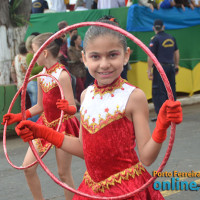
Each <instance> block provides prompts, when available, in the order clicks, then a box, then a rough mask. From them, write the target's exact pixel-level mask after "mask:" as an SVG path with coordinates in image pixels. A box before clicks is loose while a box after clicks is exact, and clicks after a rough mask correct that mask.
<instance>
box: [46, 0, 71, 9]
mask: <svg viewBox="0 0 200 200" xmlns="http://www.w3.org/2000/svg"><path fill="white" fill-rule="evenodd" d="M47 2H48V6H49V10H50V12H66V10H67V6H66V4H65V1H64V0H47Z"/></svg>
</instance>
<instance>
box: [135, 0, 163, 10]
mask: <svg viewBox="0 0 200 200" xmlns="http://www.w3.org/2000/svg"><path fill="white" fill-rule="evenodd" d="M138 4H139V5H141V6H145V7H148V8H150V9H151V10H152V12H153V11H154V8H156V9H160V5H159V4H157V3H156V1H155V0H138Z"/></svg>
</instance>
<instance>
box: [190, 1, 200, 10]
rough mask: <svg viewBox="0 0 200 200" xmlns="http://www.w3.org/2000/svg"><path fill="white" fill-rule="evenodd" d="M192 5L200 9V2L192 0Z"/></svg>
mask: <svg viewBox="0 0 200 200" xmlns="http://www.w3.org/2000/svg"><path fill="white" fill-rule="evenodd" d="M191 3H192V5H193V6H194V7H197V8H199V7H200V0H191Z"/></svg>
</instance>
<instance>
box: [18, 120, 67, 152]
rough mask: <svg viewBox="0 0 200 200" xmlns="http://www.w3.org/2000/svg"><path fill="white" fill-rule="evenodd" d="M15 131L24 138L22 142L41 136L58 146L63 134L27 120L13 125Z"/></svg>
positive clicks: (60, 144) (60, 143)
mask: <svg viewBox="0 0 200 200" xmlns="http://www.w3.org/2000/svg"><path fill="white" fill-rule="evenodd" d="M15 131H16V133H17V135H19V136H20V137H21V138H22V139H23V140H24V142H28V141H30V140H33V139H35V138H43V139H45V140H46V141H48V142H50V143H52V144H53V145H55V146H56V147H58V148H60V147H61V146H62V143H63V140H64V134H62V133H59V132H57V131H55V130H53V129H51V128H48V127H46V126H44V125H39V124H36V123H35V122H32V121H29V120H24V121H21V122H20V123H19V124H18V125H17V126H16V127H15Z"/></svg>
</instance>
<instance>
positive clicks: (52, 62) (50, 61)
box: [45, 58, 58, 69]
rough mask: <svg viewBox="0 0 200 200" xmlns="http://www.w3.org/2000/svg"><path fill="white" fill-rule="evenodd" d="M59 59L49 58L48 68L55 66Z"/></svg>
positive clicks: (46, 65)
mask: <svg viewBox="0 0 200 200" xmlns="http://www.w3.org/2000/svg"><path fill="white" fill-rule="evenodd" d="M57 62H58V61H57V60H56V59H55V58H54V59H48V60H47V62H46V63H45V67H46V68H47V69H49V68H51V67H52V66H54V65H55V64H56V63H57Z"/></svg>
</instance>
